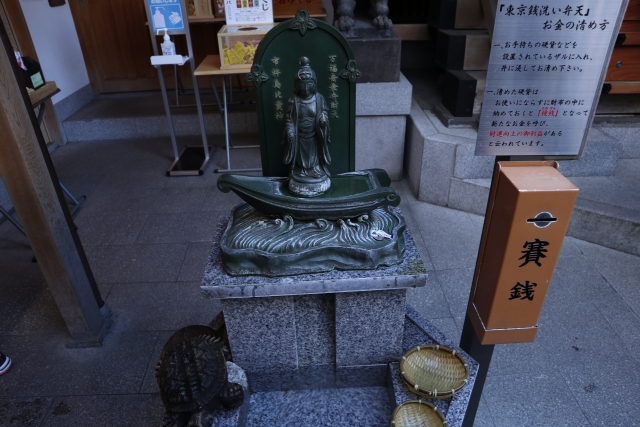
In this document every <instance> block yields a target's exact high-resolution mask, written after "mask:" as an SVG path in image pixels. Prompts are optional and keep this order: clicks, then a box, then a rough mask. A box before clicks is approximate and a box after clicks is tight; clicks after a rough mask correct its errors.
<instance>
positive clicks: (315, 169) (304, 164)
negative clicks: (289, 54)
mask: <svg viewBox="0 0 640 427" xmlns="http://www.w3.org/2000/svg"><path fill="white" fill-rule="evenodd" d="M294 84H295V90H294V93H293V95H291V98H289V102H288V103H287V111H286V123H285V128H284V138H283V143H284V144H286V150H285V156H284V163H285V164H286V165H289V166H290V168H291V169H290V173H289V191H291V193H293V194H295V195H296V196H301V197H313V196H318V195H320V194H322V193H324V192H326V191H327V190H328V189H329V187H330V186H331V179H330V176H331V175H330V173H329V169H328V166H329V164H330V163H331V155H330V154H329V144H330V142H331V140H330V138H329V133H330V129H329V108H328V106H327V101H326V100H325V99H324V97H323V96H322V95H321V94H320V93H318V88H317V80H316V74H315V72H314V71H313V70H312V69H311V66H310V65H309V58H307V57H304V56H303V57H302V58H300V70H299V71H298V74H297V75H296V78H295V82H294Z"/></svg>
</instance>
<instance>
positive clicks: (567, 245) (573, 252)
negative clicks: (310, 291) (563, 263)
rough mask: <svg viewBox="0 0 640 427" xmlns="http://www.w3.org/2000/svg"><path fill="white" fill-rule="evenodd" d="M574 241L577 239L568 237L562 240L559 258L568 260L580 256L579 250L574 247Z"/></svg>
mask: <svg viewBox="0 0 640 427" xmlns="http://www.w3.org/2000/svg"><path fill="white" fill-rule="evenodd" d="M576 240H577V239H575V238H573V237H569V236H566V237H565V238H564V241H563V242H562V249H561V250H560V256H559V258H568V257H574V256H581V255H582V252H580V249H578V247H577V246H576V243H575V242H576Z"/></svg>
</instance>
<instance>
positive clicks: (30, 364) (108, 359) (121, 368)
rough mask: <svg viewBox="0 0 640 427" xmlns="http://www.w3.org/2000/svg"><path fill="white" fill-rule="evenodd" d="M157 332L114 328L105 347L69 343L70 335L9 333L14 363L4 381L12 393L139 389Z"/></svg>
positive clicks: (6, 346) (6, 340)
mask: <svg viewBox="0 0 640 427" xmlns="http://www.w3.org/2000/svg"><path fill="white" fill-rule="evenodd" d="M156 337H157V333H156V332H117V331H112V332H110V333H108V334H107V336H106V337H105V339H104V341H103V345H102V347H100V348H85V349H69V348H66V347H65V343H66V342H67V340H68V338H67V336H66V335H23V336H6V335H5V336H2V338H1V339H2V346H3V349H2V351H3V352H6V353H7V354H9V355H10V357H11V359H12V360H13V366H12V367H11V370H10V371H9V372H7V373H6V374H5V375H3V376H2V387H3V388H4V389H5V391H6V392H7V393H8V395H9V396H12V397H21V396H63V395H71V394H123V393H137V392H138V390H139V388H140V385H141V384H142V379H143V377H144V373H145V370H146V368H147V365H148V363H149V358H150V356H151V354H152V351H153V348H154V345H155V342H156Z"/></svg>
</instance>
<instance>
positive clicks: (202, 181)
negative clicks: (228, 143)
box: [165, 149, 220, 191]
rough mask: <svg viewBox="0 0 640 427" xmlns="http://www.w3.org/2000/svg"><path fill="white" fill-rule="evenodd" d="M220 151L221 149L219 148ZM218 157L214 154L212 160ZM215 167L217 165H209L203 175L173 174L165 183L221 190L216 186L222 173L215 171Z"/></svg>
mask: <svg viewBox="0 0 640 427" xmlns="http://www.w3.org/2000/svg"><path fill="white" fill-rule="evenodd" d="M218 151H220V149H218ZM217 157H218V154H217V153H216V154H214V155H213V156H212V157H211V160H210V162H213V161H214V159H215V158H217ZM213 169H215V167H214V166H213V165H209V166H208V167H207V169H206V170H205V171H204V174H202V175H198V176H188V175H185V176H172V177H170V178H169V180H168V181H167V183H166V184H165V188H186V187H207V189H208V190H209V191H220V190H218V187H216V183H217V182H218V177H219V176H220V174H217V173H213Z"/></svg>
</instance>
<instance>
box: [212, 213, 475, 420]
mask: <svg viewBox="0 0 640 427" xmlns="http://www.w3.org/2000/svg"><path fill="white" fill-rule="evenodd" d="M227 221H228V218H222V219H221V220H220V223H219V224H218V229H217V233H216V237H215V238H214V241H213V245H212V249H211V253H210V256H209V260H208V262H207V266H206V268H205V273H204V278H203V281H202V285H201V288H202V291H203V293H204V295H205V296H208V297H211V298H219V299H221V302H222V308H223V312H224V317H225V322H226V328H227V334H228V337H229V344H230V347H231V353H232V357H233V361H234V363H236V364H237V365H238V366H240V367H241V368H242V369H244V370H245V372H246V374H247V377H248V381H249V387H250V390H251V393H252V396H251V402H252V404H251V405H252V406H251V412H250V414H249V416H248V421H247V423H248V425H249V426H253V425H261V426H262V425H329V424H331V425H336V426H342V425H345V426H346V425H350V426H355V425H360V424H358V420H369V419H371V420H369V421H367V423H368V424H367V425H370V426H375V425H381V426H382V425H388V423H389V420H390V416H391V413H389V414H388V415H380V414H377V415H376V414H373V413H372V412H371V411H367V413H366V414H365V413H362V414H360V415H358V414H355V413H354V414H351V415H350V416H349V417H347V418H346V419H342V418H340V417H341V416H342V415H341V413H340V412H339V409H336V410H331V411H325V412H326V414H324V415H322V414H318V413H316V412H315V411H311V412H309V413H308V414H307V413H306V412H305V411H307V409H309V408H310V407H313V408H317V407H319V406H318V405H321V406H320V407H322V404H323V401H324V400H325V399H326V400H327V402H328V403H327V405H329V406H335V405H336V401H339V402H341V403H340V404H342V405H343V406H345V410H347V411H348V410H353V408H354V405H353V404H352V403H353V402H351V403H350V402H344V401H342V400H343V399H344V397H340V396H343V395H345V396H346V395H349V396H351V395H353V396H377V395H379V394H380V390H382V389H385V388H386V389H387V390H388V393H387V394H386V395H385V394H384V393H383V394H382V397H381V399H382V400H384V401H380V402H379V405H381V406H377V407H378V408H389V410H391V411H392V410H393V409H394V408H395V407H396V406H397V405H398V404H399V403H401V402H403V401H404V400H402V399H405V400H409V399H416V398H418V397H417V396H416V395H413V394H412V393H411V392H410V390H408V389H407V387H406V386H404V384H403V383H402V381H401V378H400V377H399V375H400V373H399V369H398V366H397V363H398V362H399V360H400V359H401V357H402V355H403V354H404V353H405V352H406V351H408V350H409V349H410V348H412V347H414V346H416V345H420V344H427V343H433V342H437V343H442V344H446V345H448V346H451V347H453V348H456V349H457V350H458V351H460V350H459V349H458V348H457V346H455V345H454V344H453V343H450V342H448V341H446V338H445V337H444V336H443V335H442V334H440V333H439V332H438V331H437V329H435V328H434V327H433V326H431V325H430V324H429V323H428V322H426V320H424V319H422V318H421V317H420V315H419V314H417V313H416V312H415V310H413V309H412V308H411V307H409V306H407V304H406V289H407V288H411V287H418V286H424V285H425V284H426V271H425V268H424V264H423V263H422V260H421V259H420V255H419V253H418V251H417V249H416V246H415V243H414V241H413V238H412V237H411V233H410V232H409V231H408V230H406V231H405V234H404V238H405V243H406V246H405V254H404V260H403V262H402V263H401V264H399V265H395V266H392V267H386V268H378V269H376V270H352V271H336V270H334V271H331V272H327V273H319V274H310V275H299V276H288V277H274V278H270V277H264V276H236V277H234V276H230V275H228V274H227V273H226V272H225V271H224V269H223V267H222V263H221V260H220V239H221V237H222V233H223V231H224V228H225V226H226V223H227ZM461 353H462V352H461ZM463 357H465V359H466V360H467V362H468V364H469V366H470V372H471V378H470V381H469V386H467V387H466V388H465V389H464V390H463V391H462V392H461V393H460V394H459V395H456V396H454V397H453V398H452V399H448V400H446V401H438V402H437V403H436V404H437V405H438V407H439V408H440V409H441V410H442V411H443V413H444V414H445V416H446V417H447V420H448V421H449V422H450V424H449V425H450V426H460V425H461V423H462V417H463V416H464V412H465V410H466V405H467V402H468V399H469V393H470V391H471V387H472V386H473V381H474V380H475V375H476V372H477V364H475V362H474V361H473V360H472V359H471V358H469V357H468V356H467V355H466V354H463ZM338 389H340V390H344V391H337V390H338ZM466 389H468V390H466ZM356 400H357V399H356ZM265 405H267V406H268V407H265ZM356 406H357V405H356ZM291 408H302V409H301V412H298V411H297V410H296V411H294V412H295V414H292V412H291ZM364 408H365V407H364V406H363V410H364ZM265 411H266V412H265ZM336 411H338V412H336ZM267 412H268V414H269V415H268V416H269V420H270V422H271V421H273V423H272V424H269V423H267V424H264V420H265V418H264V416H266V413H267ZM378 412H379V411H378ZM382 412H384V411H382ZM374 415H375V416H374ZM292 416H293V417H294V418H295V423H293V424H290V421H291V422H293V421H292V420H290V418H291V417H292ZM305 417H306V418H305ZM332 417H333V418H332ZM336 417H338V418H336ZM319 418H322V420H323V421H322V424H317V423H318V422H319ZM327 422H329V424H326V423H327ZM261 423H262V424H261Z"/></svg>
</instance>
